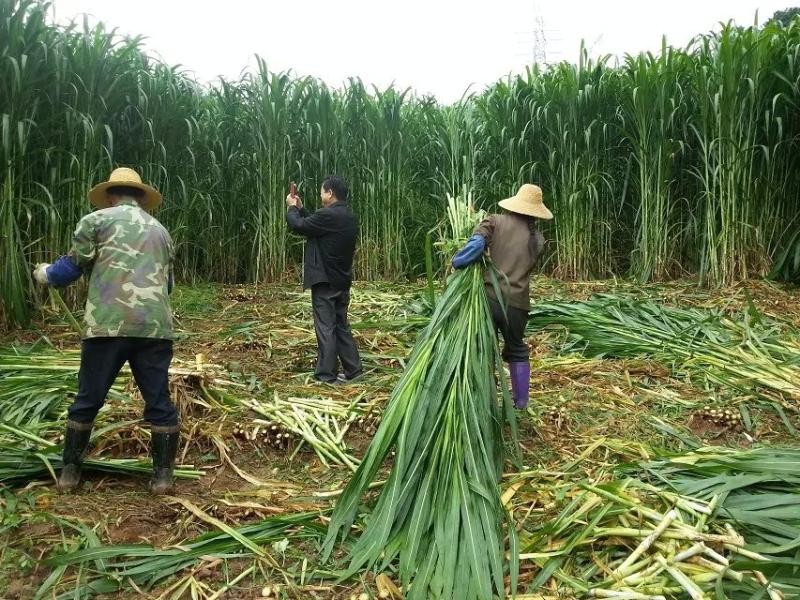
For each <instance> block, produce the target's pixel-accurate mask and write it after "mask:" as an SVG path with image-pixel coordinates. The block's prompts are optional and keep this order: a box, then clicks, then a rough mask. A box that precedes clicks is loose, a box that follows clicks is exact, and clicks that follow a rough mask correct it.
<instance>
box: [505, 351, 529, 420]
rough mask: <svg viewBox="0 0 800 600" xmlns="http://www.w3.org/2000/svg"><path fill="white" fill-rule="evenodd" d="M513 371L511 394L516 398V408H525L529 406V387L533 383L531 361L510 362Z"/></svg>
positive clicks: (509, 366) (509, 365) (510, 368)
mask: <svg viewBox="0 0 800 600" xmlns="http://www.w3.org/2000/svg"><path fill="white" fill-rule="evenodd" d="M508 370H509V371H510V372H511V395H512V396H513V398H514V408H518V409H520V410H524V409H526V408H528V388H529V387H530V383H531V363H529V362H527V361H526V362H512V363H508Z"/></svg>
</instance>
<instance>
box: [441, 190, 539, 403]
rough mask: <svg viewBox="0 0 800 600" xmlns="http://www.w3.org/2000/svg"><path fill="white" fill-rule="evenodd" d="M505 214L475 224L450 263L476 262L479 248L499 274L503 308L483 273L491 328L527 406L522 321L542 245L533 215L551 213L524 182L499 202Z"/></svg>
mask: <svg viewBox="0 0 800 600" xmlns="http://www.w3.org/2000/svg"><path fill="white" fill-rule="evenodd" d="M499 204H500V207H501V208H503V209H505V210H506V211H507V212H506V213H503V214H492V215H489V216H487V217H486V219H484V220H483V221H482V222H481V223H480V224H479V225H478V227H476V228H475V232H474V234H473V236H472V237H471V238H470V239H469V241H468V242H467V243H466V245H464V247H463V248H461V250H459V251H458V252H457V253H456V255H455V256H454V257H453V267H454V268H456V269H461V268H464V267H466V266H467V265H470V264H472V263H474V262H476V261H478V260H480V258H481V256H482V255H483V253H484V252H488V253H489V257H490V258H491V260H492V262H493V263H494V265H495V267H497V270H498V271H499V272H500V275H501V277H500V288H501V291H502V296H503V298H504V299H505V301H506V302H507V306H505V307H504V306H502V305H501V304H500V302H499V301H498V299H497V296H496V294H495V290H494V285H493V282H492V281H493V280H492V275H491V274H490V273H489V272H488V271H487V272H486V274H485V275H484V282H485V285H486V293H487V295H488V296H489V305H490V307H491V310H492V319H493V321H494V324H495V327H496V328H497V330H498V331H500V333H501V334H502V336H503V342H504V345H503V359H504V360H505V361H506V362H507V363H508V368H509V371H510V372H511V390H512V395H513V397H514V406H515V407H516V408H519V409H524V408H526V407H527V406H528V390H529V386H530V379H531V367H530V361H529V352H528V345H527V344H526V343H525V340H524V339H523V338H524V334H525V325H526V324H527V322H528V309H529V308H530V295H531V291H530V278H531V273H532V272H533V268H534V266H535V265H536V262H537V261H538V259H539V254H540V253H541V251H542V247H543V246H544V236H542V233H541V232H540V231H539V227H538V224H537V220H538V219H552V218H553V213H551V212H550V210H549V209H548V208H547V207H546V206H545V205H544V202H543V201H542V190H541V188H539V187H538V186H536V185H532V184H529V183H526V184H524V185H523V186H522V187H520V188H519V191H518V192H517V194H516V196H513V197H512V198H507V199H505V200H501V201H500V203H499Z"/></svg>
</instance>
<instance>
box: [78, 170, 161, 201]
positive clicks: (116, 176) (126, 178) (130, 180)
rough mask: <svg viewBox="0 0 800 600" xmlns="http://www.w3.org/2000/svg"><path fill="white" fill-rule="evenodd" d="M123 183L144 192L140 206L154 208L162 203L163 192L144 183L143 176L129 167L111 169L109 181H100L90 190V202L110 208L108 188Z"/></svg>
mask: <svg viewBox="0 0 800 600" xmlns="http://www.w3.org/2000/svg"><path fill="white" fill-rule="evenodd" d="M118 185H123V186H125V187H132V188H136V189H137V190H142V191H143V192H144V198H140V199H139V206H141V207H142V208H143V209H144V210H153V209H154V208H155V207H156V206H158V205H159V204H161V200H162V198H161V193H160V192H159V191H158V190H157V189H155V188H153V187H150V186H149V185H147V184H145V183H142V178H141V177H139V174H138V173H137V172H136V171H134V170H133V169H128V168H127V167H120V168H119V169H114V170H113V171H111V175H109V177H108V181H104V182H103V183H98V184H97V185H96V186H94V187H93V188H92V189H91V191H90V192H89V202H91V203H92V204H93V205H94V206H96V207H97V208H108V207H109V206H111V202H109V200H108V194H106V192H107V191H108V188H110V187H114V186H118Z"/></svg>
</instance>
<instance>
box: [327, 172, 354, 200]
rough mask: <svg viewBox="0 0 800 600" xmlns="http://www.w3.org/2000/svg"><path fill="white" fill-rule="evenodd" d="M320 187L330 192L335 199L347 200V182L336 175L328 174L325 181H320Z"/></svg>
mask: <svg viewBox="0 0 800 600" xmlns="http://www.w3.org/2000/svg"><path fill="white" fill-rule="evenodd" d="M322 189H323V190H325V191H326V192H331V193H332V194H333V195H334V196H335V197H336V199H337V200H341V201H342V202H347V196H348V194H349V193H350V192H349V191H348V189H347V183H346V182H345V180H344V179H342V178H341V177H339V176H338V175H328V176H327V177H326V178H325V181H323V182H322Z"/></svg>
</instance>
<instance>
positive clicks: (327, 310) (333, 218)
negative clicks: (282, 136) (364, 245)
mask: <svg viewBox="0 0 800 600" xmlns="http://www.w3.org/2000/svg"><path fill="white" fill-rule="evenodd" d="M348 193H349V192H348V189H347V183H345V181H344V179H342V178H341V177H338V176H336V175H331V176H330V177H326V178H325V181H323V182H322V186H321V187H320V190H319V198H320V200H321V201H322V208H321V209H319V210H318V211H316V212H315V213H313V214H310V213H309V212H308V211H307V210H306V209H305V208H304V207H303V201H302V200H301V199H300V197H299V196H298V195H297V194H295V193H293V192H290V193H289V195H288V196H286V205H287V207H288V210H287V213H286V222H287V224H288V225H289V229H290V230H291V231H293V232H294V233H298V234H300V235H302V236H304V237H305V238H306V240H307V241H306V248H305V264H304V265H303V287H304V288H310V289H311V306H312V308H313V310H314V331H315V332H316V334H317V366H316V369H315V370H314V377H315V378H316V379H317V380H318V381H322V382H325V383H346V382H348V381H353V380H354V379H357V378H359V377H361V374H362V367H361V358H360V357H359V355H358V348H357V347H356V343H355V340H354V339H353V333H352V331H351V330H350V324H349V323H348V321H347V309H348V307H349V306H350V286H351V285H352V284H353V256H354V254H355V251H356V240H357V239H358V221H357V220H356V217H355V215H354V214H353V211H352V210H351V209H350V207H349V206H348V205H347V196H348ZM339 361H341V363H342V369H343V371H344V372H343V373H341V374H339V373H338V368H337V367H338V363H339Z"/></svg>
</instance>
